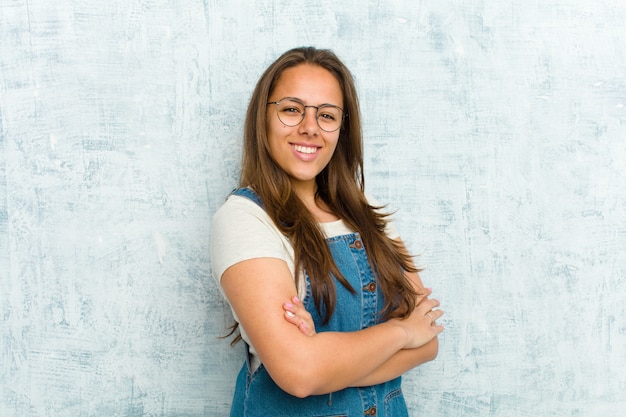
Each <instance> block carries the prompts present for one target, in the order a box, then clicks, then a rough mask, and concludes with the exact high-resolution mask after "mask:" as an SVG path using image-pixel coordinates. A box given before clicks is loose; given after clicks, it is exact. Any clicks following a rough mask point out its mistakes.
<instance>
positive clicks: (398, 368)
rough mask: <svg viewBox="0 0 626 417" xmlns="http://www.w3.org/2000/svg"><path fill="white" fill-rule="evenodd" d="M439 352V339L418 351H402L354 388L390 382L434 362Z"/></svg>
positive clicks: (359, 381) (357, 383) (355, 384)
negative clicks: (424, 364) (418, 367)
mask: <svg viewBox="0 0 626 417" xmlns="http://www.w3.org/2000/svg"><path fill="white" fill-rule="evenodd" d="M438 350H439V342H438V340H437V338H434V339H433V340H431V341H430V342H428V343H427V344H425V345H423V346H421V347H419V348H416V349H402V350H400V351H398V352H397V353H396V354H394V355H393V356H392V357H391V358H389V359H387V360H386V361H385V362H384V363H383V364H382V365H380V366H379V367H378V368H376V369H375V370H373V371H372V372H370V373H369V374H368V375H366V376H365V377H363V378H361V379H359V380H358V381H356V382H355V383H354V385H353V386H355V387H365V386H370V385H376V384H381V383H383V382H387V381H390V380H392V379H394V378H397V377H398V376H400V375H403V374H404V373H406V372H407V371H410V370H411V369H413V368H415V367H417V366H419V365H421V364H423V363H426V362H430V361H432V360H434V359H435V358H436V357H437V352H438Z"/></svg>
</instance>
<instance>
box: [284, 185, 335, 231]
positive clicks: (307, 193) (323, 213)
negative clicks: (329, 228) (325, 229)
mask: <svg viewBox="0 0 626 417" xmlns="http://www.w3.org/2000/svg"><path fill="white" fill-rule="evenodd" d="M294 191H295V192H296V194H297V195H298V197H299V198H300V201H302V204H304V206H305V207H306V208H307V210H309V212H310V213H311V215H313V218H314V219H315V220H316V221H317V222H319V223H328V222H332V221H336V220H339V216H337V215H336V214H335V213H333V212H332V210H331V209H330V207H328V205H327V204H326V203H325V202H324V201H323V200H322V199H320V198H315V194H316V191H317V187H316V186H314V187H311V188H308V189H303V188H298V189H294Z"/></svg>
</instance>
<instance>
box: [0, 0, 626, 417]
mask: <svg viewBox="0 0 626 417" xmlns="http://www.w3.org/2000/svg"><path fill="white" fill-rule="evenodd" d="M625 25H626V4H622V3H620V2H613V1H608V0H606V1H597V2H586V1H582V0H572V1H550V2H545V1H531V2H522V1H520V0H514V1H509V2H489V3H485V2H483V1H478V0H471V1H467V2H462V3H458V4H457V3H454V2H453V3H450V4H448V3H446V2H430V1H420V2H415V1H409V0H404V1H395V2H379V1H374V0H372V1H367V2H363V1H358V0H349V1H343V2H330V3H328V5H325V6H324V7H319V5H316V4H312V3H311V4H309V3H306V2H304V3H303V2H298V3H293V2H288V1H285V0H280V1H269V0H262V1H257V2H253V3H250V2H244V1H242V0H235V1H229V2H225V1H204V2H200V1H189V2H184V3H176V2H166V1H157V0H141V1H139V0H125V1H122V0H111V1H108V2H89V1H86V0H76V1H69V0H57V1H55V2H50V1H43V0H30V1H28V2H26V1H20V0H10V1H5V2H2V4H0V51H1V52H0V340H1V346H2V347H1V359H0V415H2V416H3V417H4V416H7V417H18V416H19V417H22V416H31V417H43V416H58V417H65V416H67V417H70V416H72V417H74V416H114V415H119V416H131V417H140V416H142V417H143V416H172V417H173V416H194V417H195V416H219V415H226V414H227V411H228V408H229V404H230V398H231V395H232V388H233V385H234V379H235V375H236V372H237V371H238V368H239V367H240V365H241V361H242V358H243V352H242V348H241V346H238V347H236V348H230V346H229V344H228V341H227V340H224V339H220V338H219V336H220V335H224V334H225V333H226V328H227V327H228V325H229V324H230V320H231V318H230V316H229V313H228V309H227V308H226V306H225V305H224V302H223V301H222V297H221V294H220V292H219V289H218V288H217V287H216V285H215V284H214V282H213V281H212V279H211V277H210V259H209V258H208V236H209V234H210V230H209V225H210V219H211V216H212V214H213V212H214V211H215V210H216V208H217V207H218V206H219V205H220V204H221V203H222V201H223V199H224V197H225V196H226V195H227V193H228V191H229V190H230V189H231V188H232V187H233V186H234V185H235V184H236V181H237V176H238V169H239V156H240V150H241V145H240V137H241V131H242V120H243V117H244V113H245V110H246V105H247V101H248V99H249V97H250V94H251V90H252V88H253V86H254V83H255V82H256V80H257V78H258V77H259V75H260V73H261V72H262V71H263V69H264V68H265V67H266V66H267V65H268V64H269V63H270V62H271V61H272V60H273V59H274V58H275V57H277V56H278V54H280V53H282V52H283V51H284V50H286V49H287V48H290V47H293V46H299V45H316V46H320V47H330V48H332V49H334V50H335V51H336V52H337V53H338V54H339V55H340V56H341V57H342V58H343V59H344V60H345V62H346V63H347V64H348V66H349V67H350V68H351V69H352V71H353V73H354V75H355V78H356V80H357V84H358V88H359V92H360V99H361V103H362V112H363V115H362V116H363V120H364V133H365V152H366V161H365V164H366V185H367V189H368V191H369V192H370V193H372V194H373V195H375V196H376V197H377V198H378V199H379V200H381V201H385V202H389V204H390V205H389V207H390V209H393V210H397V212H396V214H395V216H394V218H395V220H396V223H397V227H398V229H399V230H400V231H401V234H402V235H403V237H404V239H405V240H406V241H407V243H408V244H409V246H410V247H411V249H412V250H413V251H414V252H419V253H421V254H422V255H421V257H420V258H419V261H420V262H421V263H423V264H425V265H426V266H427V269H426V270H425V271H424V272H423V274H422V275H423V279H424V280H425V281H426V283H427V284H428V285H429V286H432V287H434V289H435V295H436V296H437V297H438V298H440V299H441V301H442V303H443V306H444V308H445V310H446V313H447V314H446V318H445V320H444V324H445V326H446V328H447V330H446V332H445V335H444V336H443V337H442V338H441V340H440V354H439V358H438V359H437V360H436V361H435V362H432V363H429V364H427V365H424V366H422V367H420V368H418V369H416V370H413V371H411V372H410V373H409V374H408V375H407V376H406V378H405V380H404V392H405V396H406V398H407V402H408V404H409V408H410V410H411V415H415V416H418V415H431V416H455V417H458V416H487V415H488V416H503V417H504V416H507V417H508V416H512V415H519V416H525V415H539V416H553V415H579V416H600V415H619V414H620V413H621V412H622V410H623V409H624V407H625V406H626V402H625V401H626V400H624V396H623V393H624V392H626V376H625V374H624V372H623V369H624V367H626V356H625V355H624V346H626V308H625V307H624V288H625V285H626V250H625V249H626V221H625V219H626V188H625V187H624V183H625V179H626V108H625V105H626V57H625V55H624V53H623V51H624V50H625V49H626V35H625V34H626V32H624V29H623V28H624V26H625Z"/></svg>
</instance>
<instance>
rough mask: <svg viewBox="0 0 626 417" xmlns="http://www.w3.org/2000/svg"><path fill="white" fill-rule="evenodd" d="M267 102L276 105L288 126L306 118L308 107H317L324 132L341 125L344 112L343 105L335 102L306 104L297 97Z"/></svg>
mask: <svg viewBox="0 0 626 417" xmlns="http://www.w3.org/2000/svg"><path fill="white" fill-rule="evenodd" d="M267 104H275V105H276V114H277V115H278V120H280V121H281V122H282V123H283V124H284V125H286V126H297V125H299V124H300V123H302V121H303V120H304V116H305V113H306V109H307V107H312V108H314V109H315V111H316V113H315V120H317V125H318V126H319V127H320V129H322V130H323V131H324V132H334V131H336V130H337V129H339V128H340V127H341V122H342V121H343V117H344V113H343V109H342V108H341V107H338V106H335V105H333V104H322V105H321V106H305V105H304V103H303V102H302V101H300V100H298V99H297V98H293V97H286V98H283V99H280V100H278V101H270V102H268V103H267Z"/></svg>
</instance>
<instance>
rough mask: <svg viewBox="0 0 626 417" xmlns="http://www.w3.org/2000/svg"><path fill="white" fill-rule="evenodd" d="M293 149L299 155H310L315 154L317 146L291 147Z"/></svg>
mask: <svg viewBox="0 0 626 417" xmlns="http://www.w3.org/2000/svg"><path fill="white" fill-rule="evenodd" d="M293 148H294V149H295V150H296V151H298V152H300V153H306V154H312V153H315V152H317V146H302V145H293Z"/></svg>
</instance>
